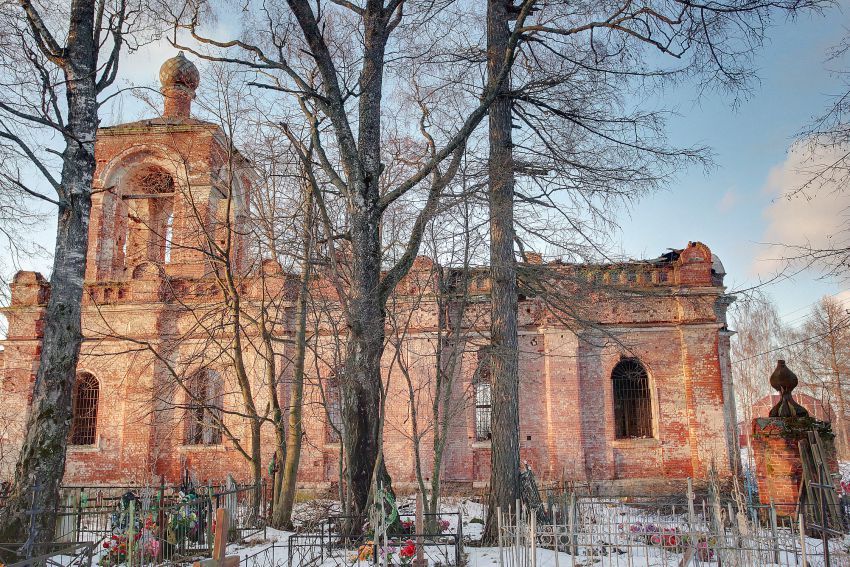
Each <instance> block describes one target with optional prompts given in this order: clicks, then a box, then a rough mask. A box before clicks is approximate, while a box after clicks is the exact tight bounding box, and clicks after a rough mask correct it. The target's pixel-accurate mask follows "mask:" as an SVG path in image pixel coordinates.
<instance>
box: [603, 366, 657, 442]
mask: <svg viewBox="0 0 850 567" xmlns="http://www.w3.org/2000/svg"><path fill="white" fill-rule="evenodd" d="M611 381H612V382H613V386H614V423H615V426H616V436H617V439H635V438H641V437H652V401H651V399H650V396H649V377H648V376H647V374H646V369H645V368H644V367H643V364H641V363H640V361H639V360H638V359H636V358H623V359H622V360H620V362H618V363H617V366H615V367H614V370H613V371H612V372H611Z"/></svg>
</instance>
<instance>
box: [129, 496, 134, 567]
mask: <svg viewBox="0 0 850 567" xmlns="http://www.w3.org/2000/svg"><path fill="white" fill-rule="evenodd" d="M135 540H136V501H135V500H130V505H129V508H128V510H127V567H133V544H134V543H135Z"/></svg>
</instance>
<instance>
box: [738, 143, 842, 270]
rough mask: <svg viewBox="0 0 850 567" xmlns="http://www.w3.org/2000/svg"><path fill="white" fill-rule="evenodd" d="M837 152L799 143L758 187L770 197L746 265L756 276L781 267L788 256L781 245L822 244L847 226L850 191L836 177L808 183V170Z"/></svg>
mask: <svg viewBox="0 0 850 567" xmlns="http://www.w3.org/2000/svg"><path fill="white" fill-rule="evenodd" d="M839 155H841V152H839V150H838V149H832V150H831V149H824V148H819V149H818V150H816V152H815V153H812V152H811V151H809V150H808V148H807V147H804V146H801V145H799V144H798V145H795V146H793V147H792V148H791V149H790V150H789V152H788V155H787V156H786V158H785V161H783V162H782V163H781V164H779V165H777V166H775V167H774V168H772V169H771V171H770V173H769V175H768V177H767V181H766V182H765V185H764V187H763V188H762V192H763V193H765V194H767V195H769V196H770V197H771V200H770V202H769V203H768V204H767V206H766V207H765V208H764V210H763V211H762V216H763V217H764V218H765V219H766V221H767V227H766V228H765V230H764V233H763V235H762V238H761V241H762V242H763V243H764V244H763V245H762V246H760V247H759V252H758V254H757V255H756V257H755V259H754V261H753V265H752V268H751V271H752V272H753V273H754V274H755V275H761V276H765V275H769V274H772V273H775V272H777V271H778V270H781V269H782V268H783V267H784V266H785V265H786V262H785V261H784V260H783V259H784V258H787V257H789V256H790V255H792V254H793V253H792V252H791V251H789V249H788V248H786V247H789V246H790V247H794V246H810V247H813V248H827V247H829V246H831V245H832V244H833V243H834V241H835V239H836V238H837V236H836V235H839V234H840V233H841V232H843V231H844V230H846V227H847V223H848V212H850V191H848V190H846V187H845V186H844V185H843V184H842V183H841V182H840V181H838V182H832V181H829V180H827V181H823V182H822V183H821V184H820V185H819V186H818V187H817V188H811V187H807V182H808V181H810V180H811V178H812V172H813V171H815V170H817V169H819V168H818V166H819V165H823V164H827V163H834V162H835V160H836V159H837V158H838V156H839Z"/></svg>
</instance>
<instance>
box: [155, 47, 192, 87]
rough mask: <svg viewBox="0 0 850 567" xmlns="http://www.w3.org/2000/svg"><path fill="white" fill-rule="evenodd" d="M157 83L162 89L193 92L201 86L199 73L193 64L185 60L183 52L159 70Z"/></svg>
mask: <svg viewBox="0 0 850 567" xmlns="http://www.w3.org/2000/svg"><path fill="white" fill-rule="evenodd" d="M159 82H160V83H162V88H163V89H165V88H168V87H183V88H186V89H189V90H190V91H194V90H195V89H197V88H198V85H200V84H201V73H200V72H199V71H198V68H197V67H195V64H194V63H192V62H191V61H189V60H188V59H186V56H185V55H183V52H182V51H181V52H179V53H178V54H177V56H176V57H172V58H171V59H168V60H167V61H166V62H165V63H163V64H162V67H160V68H159Z"/></svg>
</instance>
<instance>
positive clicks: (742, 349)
mask: <svg viewBox="0 0 850 567" xmlns="http://www.w3.org/2000/svg"><path fill="white" fill-rule="evenodd" d="M731 327H732V328H733V329H735V331H736V334H735V336H734V337H733V339H732V344H731V353H730V356H731V359H732V373H733V376H734V383H735V399H736V403H737V410H738V411H737V412H736V413H737V415H738V416H739V417H740V418H741V420H742V423H743V428H744V431H742V432H741V433H743V434H744V435H745V436H746V438H747V440H748V443H747V445H748V446H749V437H750V433H751V429H750V428H751V425H750V422H751V420H752V419H753V418H756V417H767V416H757V415H753V405H754V404H755V403H756V402H757V401H759V400H760V399H761V398H763V397H764V396H766V395H768V394H770V393H771V389H770V382H769V379H770V375H771V373H773V370H774V368H775V367H776V359H777V358H781V355H782V347H783V346H784V344H785V338H786V333H785V331H784V329H783V326H782V323H781V321H780V319H779V314H778V313H777V311H776V306H775V305H774V303H773V302H772V301H771V299H770V298H769V297H767V296H765V295H764V294H761V293H754V294H753V295H752V296H751V297H746V298H741V299H740V300H739V301H738V302H737V303H736V306H735V308H734V309H733V314H732V321H731Z"/></svg>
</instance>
